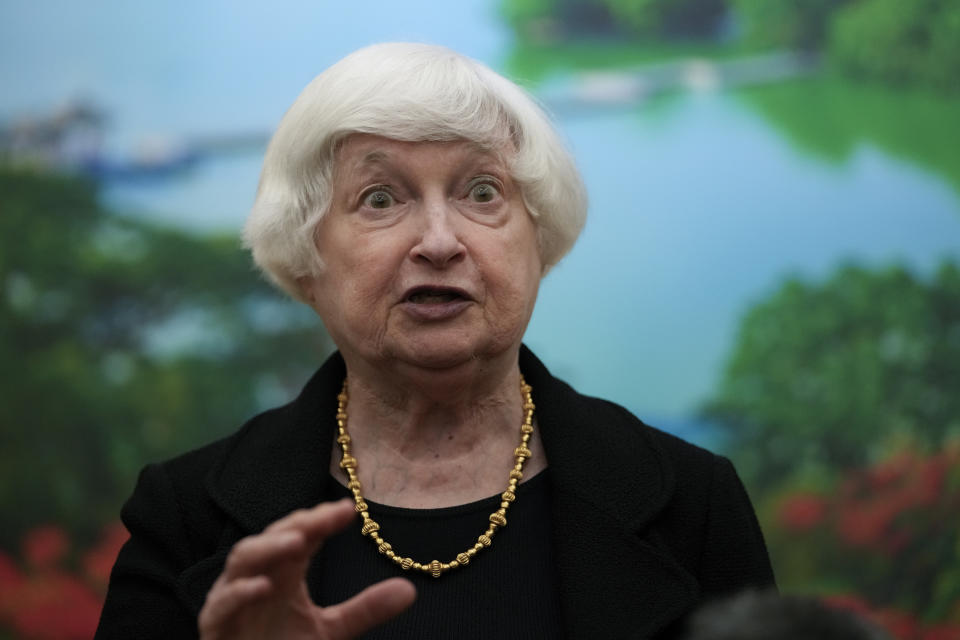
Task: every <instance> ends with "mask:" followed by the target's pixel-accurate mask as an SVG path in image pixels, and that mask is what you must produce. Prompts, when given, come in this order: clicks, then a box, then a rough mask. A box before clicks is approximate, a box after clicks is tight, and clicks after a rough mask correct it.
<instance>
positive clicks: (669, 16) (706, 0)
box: [603, 0, 727, 40]
mask: <svg viewBox="0 0 960 640" xmlns="http://www.w3.org/2000/svg"><path fill="white" fill-rule="evenodd" d="M603 3H604V4H605V5H606V6H607V7H608V8H609V9H610V13H611V14H612V15H613V17H614V18H615V19H616V20H617V21H618V22H620V23H622V24H624V25H625V26H626V27H627V29H628V30H629V32H630V33H632V34H633V35H634V36H640V37H646V38H655V39H658V40H668V39H673V38H684V39H687V38H690V39H692V38H706V39H710V38H713V37H714V36H716V35H717V33H718V31H719V29H720V26H721V24H722V22H723V19H724V17H725V16H726V14H727V0H603Z"/></svg>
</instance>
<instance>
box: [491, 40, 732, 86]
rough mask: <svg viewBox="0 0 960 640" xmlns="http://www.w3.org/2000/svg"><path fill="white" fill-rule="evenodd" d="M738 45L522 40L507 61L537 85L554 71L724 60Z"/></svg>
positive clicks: (520, 77)
mask: <svg viewBox="0 0 960 640" xmlns="http://www.w3.org/2000/svg"><path fill="white" fill-rule="evenodd" d="M742 53H743V50H741V49H739V48H737V47H736V46H724V47H718V46H717V45H713V44H705V43H701V42H669V43H664V42H656V43H652V44H644V43H641V42H636V41H619V40H607V41H599V42H569V43H563V44H552V45H551V44H548V45H544V44H531V43H529V42H520V43H518V44H517V45H516V46H515V47H514V48H513V49H512V50H511V52H510V56H509V57H508V58H507V61H506V70H507V73H508V74H510V77H511V78H513V79H514V80H515V81H517V82H520V83H521V84H527V85H535V84H536V83H537V82H539V81H541V80H543V78H545V77H546V76H548V75H550V74H551V73H554V72H570V71H597V70H613V69H624V68H629V67H633V66H638V65H643V64H647V63H654V62H663V61H664V60H670V59H683V58H691V57H711V58H715V59H723V58H728V57H734V56H736V55H739V54H742Z"/></svg>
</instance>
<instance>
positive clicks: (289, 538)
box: [220, 531, 309, 582]
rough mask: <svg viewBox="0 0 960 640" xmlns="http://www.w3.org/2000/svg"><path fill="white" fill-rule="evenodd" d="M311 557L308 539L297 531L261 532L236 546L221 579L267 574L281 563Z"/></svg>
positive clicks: (228, 557) (231, 551) (227, 579)
mask: <svg viewBox="0 0 960 640" xmlns="http://www.w3.org/2000/svg"><path fill="white" fill-rule="evenodd" d="M308 555H309V554H308V553H307V550H306V540H305V539H304V537H303V534H301V533H299V532H298V531H277V532H271V533H261V534H259V535H255V536H250V537H249V538H244V539H243V540H241V541H240V542H238V543H237V544H235V545H233V549H231V550H230V555H228V556H227V562H226V566H225V567H224V570H223V573H221V574H220V577H221V578H223V579H224V580H225V581H226V582H229V581H231V580H233V579H234V578H237V577H242V576H253V575H256V574H260V573H267V572H268V569H270V568H271V567H275V566H277V565H279V564H280V563H283V562H285V561H292V560H296V559H300V558H302V557H304V556H308Z"/></svg>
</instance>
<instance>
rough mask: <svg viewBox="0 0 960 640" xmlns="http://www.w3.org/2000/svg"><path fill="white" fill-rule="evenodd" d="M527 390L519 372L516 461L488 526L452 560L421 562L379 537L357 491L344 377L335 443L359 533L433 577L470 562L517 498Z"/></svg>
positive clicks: (529, 402) (529, 417)
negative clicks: (340, 453) (520, 407)
mask: <svg viewBox="0 0 960 640" xmlns="http://www.w3.org/2000/svg"><path fill="white" fill-rule="evenodd" d="M530 391H531V388H530V385H528V384H527V383H526V381H525V380H524V379H523V376H520V393H521V394H522V396H523V410H524V414H525V417H524V419H523V424H522V425H520V446H519V447H517V448H516V449H514V451H513V455H514V460H515V463H514V465H513V469H511V470H510V480H509V483H508V484H507V490H506V491H504V492H503V493H502V494H500V508H499V509H497V510H496V511H494V512H493V513H491V514H490V518H489V520H490V526H489V527H487V530H486V531H485V532H484V533H482V534H481V535H480V536H479V537H478V538H477V542H476V543H475V544H474V545H473V546H472V547H470V548H469V549H467V550H466V551H464V552H463V553H458V554H457V557H456V559H455V560H451V561H450V562H440V561H439V560H431V561H430V562H428V563H427V564H421V563H419V562H414V560H413V558H409V557H404V556H401V555H399V554H398V553H396V552H395V551H394V550H393V547H392V546H391V545H390V543H389V542H387V541H386V540H384V539H383V538H382V537H380V534H379V533H378V532H379V531H380V525H379V524H378V523H377V521H376V520H374V519H373V518H371V517H370V512H369V509H368V506H367V502H366V501H365V500H364V499H363V495H362V494H361V493H360V490H361V486H360V480H359V479H358V478H357V459H356V458H354V457H353V456H351V455H350V434H349V433H348V432H347V381H346V380H344V381H343V389H342V390H341V391H340V393H339V394H338V395H337V432H338V433H337V443H338V444H339V445H340V449H341V450H342V451H343V456H342V457H341V459H340V468H341V469H343V470H344V471H346V472H347V476H348V477H349V479H350V481H349V482H348V483H347V488H348V489H350V491H352V492H353V500H354V502H356V505H355V507H354V508H355V509H356V510H357V513H359V514H360V517H361V518H363V524H362V525H361V527H360V533H362V534H363V535H365V536H370V540H371V541H373V544H375V545H377V550H378V551H379V552H380V553H382V554H383V555H385V556H386V557H387V558H389V559H390V560H392V561H393V563H394V564H396V565H399V566H400V567H401V568H402V569H403V570H404V571H408V570H410V569H413V570H415V571H422V572H424V573H429V574H430V575H432V576H433V577H434V578H439V577H440V576H441V575H442V574H443V573H445V572H447V571H449V570H450V569H456V568H458V567H464V566H466V565H468V564H470V559H471V558H473V556H475V555H477V553H478V552H480V551H482V550H483V549H484V548H485V547H489V546H490V545H491V543H492V539H493V535H494V534H495V533H496V532H497V529H498V528H499V527H505V526H507V509H509V508H510V504H511V503H512V502H513V501H514V500H516V499H517V483H518V482H520V480H521V479H522V478H523V462H524V460H526V459H527V458H529V457H530V456H532V455H533V453H532V452H531V451H530V449H529V447H528V446H527V445H529V443H530V434H532V433H533V409H534V404H533V399H532V397H531V396H530Z"/></svg>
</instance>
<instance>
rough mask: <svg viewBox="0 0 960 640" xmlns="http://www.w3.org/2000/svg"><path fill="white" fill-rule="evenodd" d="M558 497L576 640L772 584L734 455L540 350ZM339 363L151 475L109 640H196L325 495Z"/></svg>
mask: <svg viewBox="0 0 960 640" xmlns="http://www.w3.org/2000/svg"><path fill="white" fill-rule="evenodd" d="M520 368H521V370H522V371H523V374H524V376H525V377H526V379H527V381H528V382H529V383H530V384H531V386H532V387H533V389H534V390H535V391H534V393H535V397H534V401H535V402H536V404H537V423H538V429H539V430H540V434H541V437H542V438H543V445H544V448H545V450H546V455H547V459H548V461H549V466H548V468H547V472H548V473H549V474H550V480H551V486H552V496H553V498H552V500H553V504H552V511H553V530H554V531H555V532H557V535H556V536H555V539H554V543H555V548H556V557H557V562H558V573H559V576H560V585H559V590H560V598H561V606H562V610H563V618H564V626H565V628H566V630H567V633H568V636H569V637H570V638H597V637H605V638H652V637H656V638H669V637H675V636H676V635H677V633H678V632H679V629H680V626H679V625H680V621H681V619H682V617H683V616H684V615H685V614H686V613H688V612H690V611H691V610H692V609H693V608H695V607H696V606H697V605H698V604H699V603H700V602H702V601H704V600H706V599H708V598H711V597H715V596H718V595H723V594H729V593H733V592H736V591H739V590H741V589H743V588H745V587H770V586H773V584H774V580H773V572H772V570H771V567H770V561H769V559H768V556H767V551H766V548H765V546H764V542H763V537H762V535H761V533H760V527H759V525H758V524H757V519H756V516H755V515H754V512H753V509H752V507H751V506H750V501H749V499H748V497H747V494H746V492H745V491H744V489H743V486H742V484H741V483H740V480H739V479H738V478H737V475H736V472H735V471H734V469H733V467H732V465H731V464H730V462H729V461H727V460H726V459H725V458H722V457H720V456H716V455H714V454H712V453H710V452H708V451H705V450H704V449H701V448H699V447H695V446H693V445H691V444H688V443H686V442H684V441H682V440H680V439H678V438H676V437H673V436H671V435H668V434H665V433H663V432H661V431H658V430H656V429H654V428H652V427H649V426H647V425H645V424H643V423H642V422H641V421H640V420H638V419H637V418H635V417H634V416H633V415H632V414H631V413H630V412H628V411H627V410H626V409H624V408H623V407H620V406H618V405H616V404H613V403H611V402H607V401H605V400H599V399H596V398H589V397H586V396H582V395H580V394H578V393H577V392H575V391H574V390H573V389H571V388H570V387H569V386H568V385H567V384H565V383H564V382H561V381H560V380H557V379H556V378H554V377H553V376H551V375H550V373H549V372H548V371H547V369H546V368H545V367H544V366H543V364H542V363H541V362H540V361H539V360H538V359H537V358H536V357H535V356H534V355H533V354H532V353H531V352H530V351H529V350H527V349H526V348H523V349H522V350H521V354H520ZM344 375H345V367H344V363H343V360H342V359H341V358H340V356H339V355H338V354H336V355H334V356H332V357H331V358H330V359H329V360H328V361H327V362H326V363H325V364H324V365H323V367H322V368H321V369H320V370H319V371H318V372H317V373H316V374H315V375H314V376H313V377H312V378H311V379H310V381H309V382H308V383H307V385H306V387H305V388H304V390H303V391H302V392H301V394H300V396H299V397H298V398H297V399H296V400H294V401H293V402H292V403H290V404H288V405H285V406H283V407H280V408H278V409H273V410H271V411H267V412H265V413H262V414H260V415H258V416H256V417H255V418H253V419H252V420H250V421H249V422H248V423H247V424H245V425H244V426H243V428H242V429H240V431H238V432H237V433H236V434H234V435H232V436H230V437H228V438H225V439H223V440H220V441H218V442H215V443H213V444H211V445H208V446H207V447H204V448H202V449H198V450H196V451H193V452H190V453H187V454H185V455H182V456H180V457H178V458H175V459H173V460H170V461H168V462H165V463H163V464H159V465H150V466H148V467H146V468H145V469H144V470H143V472H142V473H141V475H140V479H139V481H138V483H137V487H136V489H135V491H134V493H133V496H132V497H131V498H130V500H129V501H128V502H127V503H126V505H124V508H123V510H122V513H121V515H122V518H123V522H124V524H125V525H126V526H127V528H128V529H129V531H130V533H131V538H130V540H129V541H128V542H127V544H126V545H125V546H124V547H123V549H122V550H121V552H120V556H119V557H118V559H117V563H116V565H115V566H114V568H113V573H112V574H111V577H110V588H109V592H108V594H107V601H106V604H105V606H104V610H103V614H102V616H101V619H100V627H99V629H98V630H97V635H96V638H98V639H101V640H105V639H107V638H117V639H119V638H123V639H129V638H138V639H143V638H190V637H196V635H197V630H196V618H197V613H198V612H199V610H200V608H201V607H202V606H203V602H204V598H205V597H206V593H207V591H208V590H209V589H210V587H211V586H212V584H213V582H214V580H215V579H216V578H217V576H218V575H219V574H220V572H221V570H222V568H223V564H224V560H225V558H226V555H227V553H228V552H229V551H230V548H231V547H232V546H233V544H234V543H235V542H237V541H238V540H239V539H240V538H242V537H244V536H247V535H250V534H253V533H257V532H259V531H261V530H262V529H264V528H265V527H266V526H267V525H268V524H270V523H271V522H273V521H274V520H277V519H278V518H280V517H282V516H284V515H286V514H287V513H289V512H290V511H292V510H294V509H299V508H309V507H312V506H315V505H316V504H317V502H318V501H319V499H320V496H321V495H323V493H324V484H325V482H326V481H327V478H328V477H329V474H328V473H327V469H328V468H329V461H330V455H331V445H332V443H333V429H334V422H333V416H334V414H335V413H336V395H337V393H338V391H339V390H340V386H341V384H342V382H343V378H344Z"/></svg>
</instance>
